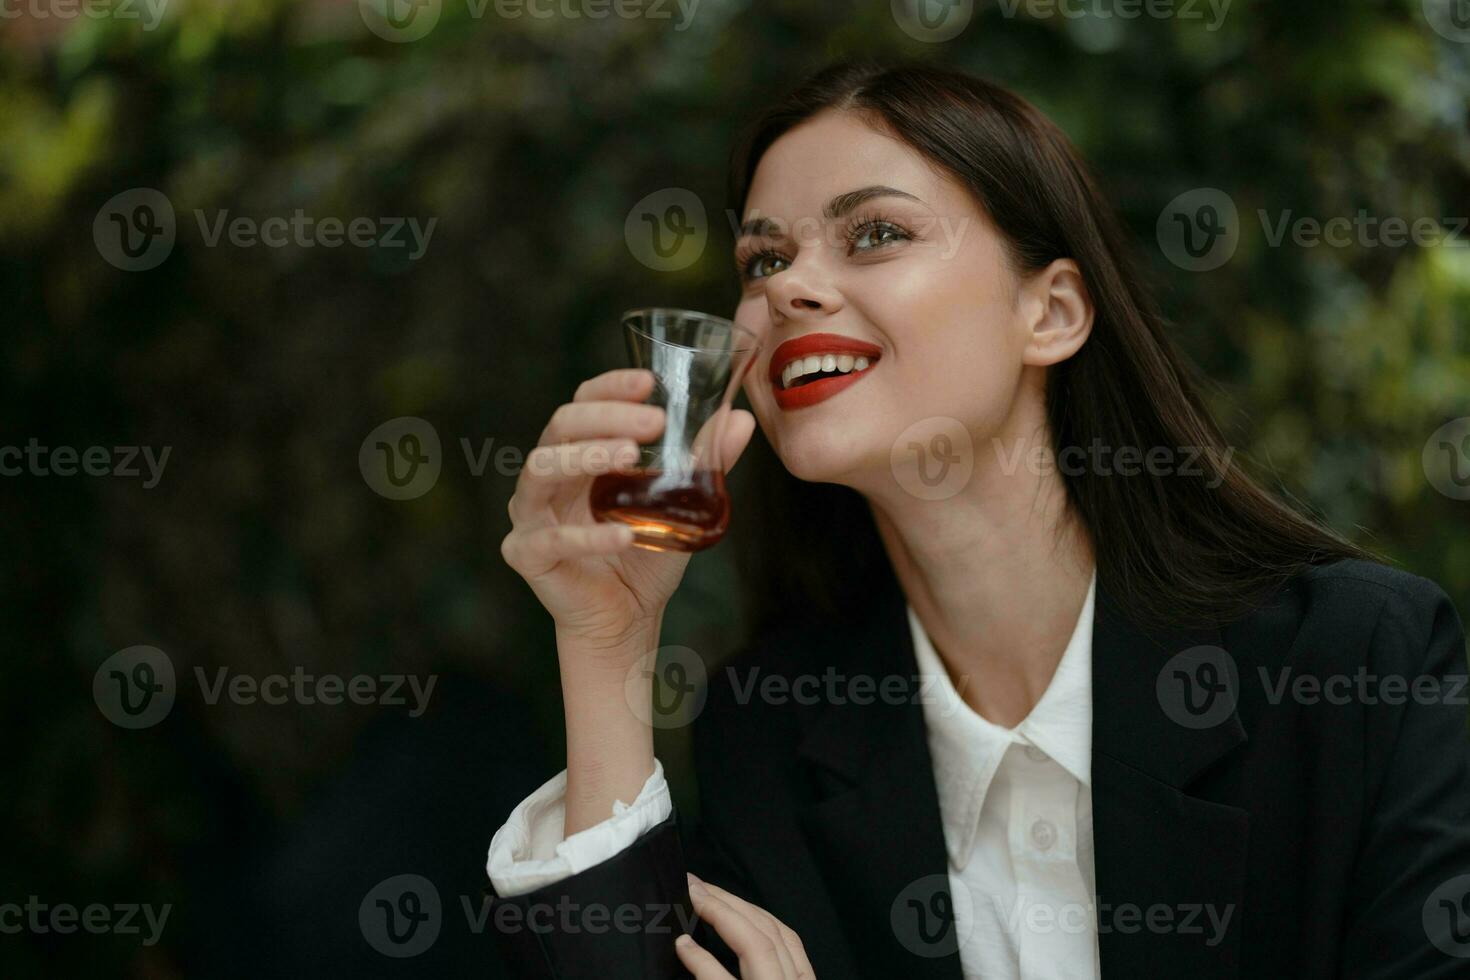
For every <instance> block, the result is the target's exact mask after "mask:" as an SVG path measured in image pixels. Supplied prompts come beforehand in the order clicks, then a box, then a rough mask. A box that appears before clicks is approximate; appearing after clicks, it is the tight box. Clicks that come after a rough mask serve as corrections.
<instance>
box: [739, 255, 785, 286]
mask: <svg viewBox="0 0 1470 980" xmlns="http://www.w3.org/2000/svg"><path fill="white" fill-rule="evenodd" d="M778 264H779V265H778ZM789 264H790V263H788V262H787V261H786V259H785V258H784V257H783V256H781V255H780V254H778V253H776V252H772V251H769V250H767V251H763V252H755V253H753V254H751V255H749V256H745V257H742V258H741V260H740V276H741V278H742V279H746V280H751V279H765V278H767V277H769V276H774V275H775V274H776V273H778V272H780V271H781V270H782V269H785V268H786V266H787V265H789Z"/></svg>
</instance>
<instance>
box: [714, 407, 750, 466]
mask: <svg viewBox="0 0 1470 980" xmlns="http://www.w3.org/2000/svg"><path fill="white" fill-rule="evenodd" d="M753 435H755V416H754V415H752V414H751V413H750V412H748V411H746V410H745V409H743V408H737V409H735V410H734V411H733V412H731V413H730V418H729V419H728V420H726V422H725V445H724V447H723V448H724V452H723V453H721V458H722V459H724V460H725V461H726V462H725V472H726V473H729V472H730V471H731V470H732V469H734V468H735V462H736V460H738V459H739V458H740V455H741V454H742V453H744V452H745V447H746V446H749V445H750V439H751V436H753Z"/></svg>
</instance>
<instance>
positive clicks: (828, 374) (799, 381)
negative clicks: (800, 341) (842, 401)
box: [779, 354, 876, 391]
mask: <svg viewBox="0 0 1470 980" xmlns="http://www.w3.org/2000/svg"><path fill="white" fill-rule="evenodd" d="M875 363H876V361H874V360H873V359H870V358H868V357H864V356H854V355H852V354H811V355H808V356H806V357H797V358H793V359H792V361H791V363H790V364H787V365H786V367H785V368H783V369H782V371H781V378H780V381H779V387H780V390H782V391H789V390H791V389H792V388H802V387H805V386H806V385H809V384H811V383H812V382H815V381H822V380H824V379H826V378H840V377H843V376H845V375H849V374H861V373H862V372H864V371H866V370H868V368H870V367H872V365H873V364H875Z"/></svg>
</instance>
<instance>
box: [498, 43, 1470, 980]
mask: <svg viewBox="0 0 1470 980" xmlns="http://www.w3.org/2000/svg"><path fill="white" fill-rule="evenodd" d="M731 193H732V202H733V204H734V205H735V206H736V207H737V208H738V209H739V211H740V213H741V214H742V215H743V216H744V217H745V225H744V227H743V228H742V230H741V234H740V237H739V240H738V241H737V243H736V257H735V258H736V267H737V272H738V275H739V278H740V281H741V290H742V292H741V299H740V303H739V308H738V310H737V311H736V319H737V320H738V321H739V322H740V323H742V324H744V325H746V326H749V327H751V328H753V329H756V330H757V331H759V332H762V333H763V334H764V336H765V343H763V345H762V349H761V352H760V355H759V358H760V359H759V360H758V361H757V363H756V364H755V365H754V367H753V369H752V370H751V371H750V373H749V375H748V377H747V379H746V380H745V382H744V391H745V393H746V395H747V397H748V399H749V403H750V406H751V409H752V410H753V415H752V414H751V413H747V412H744V411H739V412H737V413H736V414H735V415H734V416H733V417H732V419H731V422H730V425H729V427H728V430H729V431H728V440H729V442H728V450H729V452H728V457H727V458H729V459H732V460H733V459H734V458H736V457H737V456H739V455H740V454H741V452H742V450H743V449H744V448H745V446H746V445H747V443H748V441H749V439H750V437H751V435H752V433H753V429H754V426H755V425H756V424H757V423H758V424H759V426H760V428H761V431H762V432H763V433H764V435H765V437H766V441H767V442H768V443H769V446H770V447H771V450H772V451H773V454H772V455H773V458H774V460H775V461H777V462H778V463H779V467H778V470H777V471H776V472H773V473H769V474H764V473H763V474H760V475H759V478H758V479H757V480H756V481H754V482H755V483H756V487H755V489H756V490H757V491H758V492H759V493H760V494H761V495H762V496H763V497H764V498H766V499H764V500H763V501H762V502H763V505H764V507H765V510H766V512H765V513H763V514H761V515H759V516H750V517H748V518H747V519H746V522H745V532H746V533H747V534H748V535H749V536H750V538H749V540H750V541H751V542H752V543H753V544H754V545H755V547H756V552H755V553H754V554H753V555H752V556H750V560H749V561H748V562H747V563H746V566H745V568H746V571H747V573H748V580H749V581H750V583H751V584H752V587H753V588H755V589H756V590H757V592H758V593H759V594H760V595H761V596H762V597H763V598H762V599H761V600H760V602H759V603H758V604H757V605H756V606H755V607H754V609H753V612H752V615H753V616H754V617H755V622H756V625H757V629H756V630H755V632H754V633H753V634H752V635H754V636H756V639H755V641H754V642H752V643H751V644H750V645H749V646H748V648H747V649H746V650H744V651H743V653H742V654H741V655H740V656H739V657H737V658H736V659H735V661H734V663H733V664H732V665H731V666H730V667H729V668H728V669H726V670H722V671H718V672H714V673H713V674H712V675H711V678H710V682H709V693H708V703H707V704H706V705H705V707H704V710H703V713H702V714H701V715H700V717H699V720H698V722H697V723H696V725H695V727H694V734H695V750H696V759H695V763H696V769H697V771H698V774H699V780H700V795H701V804H702V805H701V813H702V817H701V821H700V826H699V828H698V831H697V833H696V834H694V835H693V836H690V833H689V831H688V830H687V829H686V830H685V831H684V840H683V845H684V846H685V847H687V848H688V868H690V869H693V871H695V872H696V873H698V874H699V875H700V878H698V879H696V878H694V877H692V876H691V877H690V878H688V879H687V881H688V891H687V893H686V890H685V884H686V879H685V870H686V866H685V852H684V850H683V848H682V847H681V841H680V835H679V832H678V830H677V828H676V824H675V817H674V815H673V813H672V807H671V805H670V803H669V797H668V790H667V786H666V785H665V784H664V781H663V769H662V766H661V765H660V764H659V763H658V761H657V760H656V759H655V758H654V753H653V741H652V735H651V730H650V727H649V725H648V724H647V723H646V721H645V719H647V718H648V708H647V704H648V701H647V699H648V698H649V696H650V690H651V681H650V680H649V674H650V673H651V672H649V671H640V670H639V665H640V663H641V662H643V660H644V657H645V655H646V654H647V653H648V652H649V651H651V650H655V649H656V648H657V647H658V645H659V625H660V622H661V619H662V615H663V611H664V609H665V607H666V605H667V603H668V600H669V597H670V595H671V594H672V593H673V591H674V589H675V587H676V585H677V584H678V582H679V580H680V578H681V576H682V574H683V572H684V568H685V566H686V564H687V561H688V556H687V555H679V554H661V553H655V552H650V551H645V550H641V549H637V548H634V547H631V546H630V543H629V534H628V532H627V530H626V529H625V528H622V527H620V526H615V525H599V524H594V523H593V521H592V520H591V516H590V513H589V511H588V508H587V504H586V496H587V485H588V482H589V480H590V478H591V477H590V475H589V474H593V473H596V472H599V471H601V470H605V469H607V468H609V467H618V466H622V465H626V463H627V462H628V461H629V460H631V459H632V458H633V456H632V452H631V447H633V446H634V444H635V443H636V442H642V441H647V440H648V439H649V438H650V437H651V436H652V435H653V434H654V433H656V432H657V431H658V428H659V426H660V424H661V423H660V419H659V410H658V409H650V408H649V407H647V406H641V405H639V404H637V403H638V402H640V401H641V400H642V399H643V398H645V397H646V396H647V395H648V393H649V391H650V386H651V383H652V382H651V378H650V377H649V376H648V375H647V373H645V372H639V371H633V370H618V371H609V372H607V373H605V374H602V375H599V376H597V377H595V378H592V379H589V380H588V381H586V382H584V383H583V384H582V385H581V387H580V388H579V389H578V390H577V392H576V394H575V396H574V398H573V400H572V401H571V402H570V403H569V404H567V405H563V406H561V408H559V409H558V410H557V412H556V413H555V414H554V415H553V416H552V419H551V421H550V423H549V424H548V425H547V427H546V430H545V432H544V433H543V435H542V437H541V440H540V442H541V445H540V447H539V448H538V449H536V450H535V451H534V452H533V453H532V457H533V458H528V460H527V466H526V467H525V469H524V470H523V472H522V475H521V477H520V480H519V483H518V485H517V488H516V492H515V494H514V496H513V498H512V500H511V503H510V512H511V517H512V520H513V523H514V527H513V529H512V531H511V533H510V534H509V535H508V536H507V537H506V539H505V542H504V544H503V547H502V552H503V554H504V557H505V559H506V560H507V561H508V562H509V563H510V564H511V565H512V566H513V567H514V568H515V569H516V570H517V571H518V572H519V573H520V574H521V575H523V576H524V577H525V578H526V580H527V582H528V583H529V584H530V585H531V588H532V589H533V590H534V591H535V593H536V595H537V597H538V598H539V599H540V600H541V602H542V603H543V604H544V605H545V606H546V608H547V610H548V611H549V612H550V613H551V615H552V617H553V619H554V620H555V623H556V638H557V649H558V656H559V658H560V668H561V676H562V682H563V694H564V697H565V702H566V724H567V768H566V771H565V772H564V773H562V774H560V775H558V776H557V777H556V778H555V779H553V780H551V781H549V782H548V783H547V784H546V785H545V786H543V787H542V788H541V789H540V790H538V791H537V792H536V793H535V794H533V795H532V797H530V798H529V799H528V800H526V801H525V802H524V803H523V804H522V805H521V806H520V807H518V808H517V809H516V811H515V812H514V813H513V814H512V815H511V818H510V820H509V821H508V822H507V824H506V825H505V826H504V827H503V828H501V830H500V832H499V833H497V834H496V836H495V839H494V842H493V843H492V846H491V849H490V857H489V864H488V871H489V874H490V877H491V882H492V889H493V892H494V896H493V901H494V904H495V910H494V911H495V918H494V919H493V921H494V923H495V928H496V930H497V932H498V933H499V934H500V935H501V936H502V937H503V939H504V941H505V949H506V951H507V954H508V955H509V956H510V957H511V958H512V959H513V960H514V961H515V962H517V963H518V964H519V968H520V969H521V970H523V971H525V972H527V973H528V974H532V975H552V976H628V977H664V976H680V975H684V971H685V970H687V971H688V972H690V973H692V974H693V975H694V976H696V977H699V978H707V977H726V976H732V975H739V976H743V977H747V978H751V977H756V978H768V977H771V978H774V977H796V976H812V975H820V976H822V977H824V978H833V977H855V976H872V977H896V976H904V977H908V976H916V977H936V978H938V977H951V978H958V977H960V976H961V975H967V976H984V977H986V978H997V977H1020V976H1024V977H1094V976H1098V975H1100V973H1101V972H1102V971H1106V973H1107V974H1108V975H1110V976H1124V977H1133V976H1149V977H1153V976H1189V977H1191V978H1193V980H1201V978H1207V977H1237V976H1238V977H1257V976H1271V977H1281V976H1292V977H1318V976H1320V977H1335V976H1353V977H1369V976H1372V977H1395V978H1397V977H1431V976H1435V977H1440V976H1443V977H1448V976H1452V975H1453V976H1464V975H1470V744H1467V739H1466V728H1465V709H1464V706H1463V705H1464V691H1463V681H1464V678H1465V674H1466V663H1465V646H1464V636H1463V630H1462V627H1461V625H1460V622H1459V619H1458V617H1457V616H1456V614H1455V611H1454V610H1453V608H1452V607H1451V605H1450V603H1449V601H1448V599H1447V598H1446V597H1445V595H1444V593H1443V592H1442V591H1441V590H1440V589H1439V588H1438V587H1437V586H1436V585H1434V584H1433V583H1432V582H1428V581H1426V580H1424V579H1421V578H1417V577H1414V576H1411V575H1408V574H1405V573H1402V572H1398V571H1393V570H1390V569H1388V568H1386V567H1383V566H1382V565H1381V564H1378V563H1375V562H1374V561H1373V560H1372V559H1371V558H1370V556H1368V555H1366V554H1364V553H1362V552H1361V551H1359V549H1357V548H1356V547H1354V546H1353V545H1351V544H1350V543H1348V542H1346V541H1344V540H1342V539H1341V538H1339V537H1337V536H1336V535H1334V534H1333V533H1331V532H1330V531H1328V530H1326V529H1324V528H1323V527H1320V526H1319V525H1317V524H1315V523H1314V522H1312V521H1311V520H1309V519H1307V518H1306V517H1303V516H1301V515H1299V514H1297V513H1295V512H1294V511H1292V510H1291V509H1289V508H1288V507H1286V506H1284V505H1283V504H1281V503H1280V502H1278V501H1277V500H1275V499H1274V498H1273V497H1272V496H1271V495H1270V494H1268V493H1267V492H1266V491H1264V490H1263V489H1262V488H1261V487H1259V486H1258V485H1257V484H1256V483H1254V482H1252V480H1251V479H1250V478H1249V477H1248V476H1246V474H1244V473H1243V472H1242V471H1241V470H1240V469H1239V468H1237V467H1236V466H1233V465H1231V459H1232V451H1231V450H1230V448H1229V447H1227V446H1226V445H1225V443H1224V440H1223V439H1222V437H1221V435H1220V433H1219V431H1218V430H1217V428H1216V426H1215V425H1214V424H1213V423H1212V422H1211V421H1210V419H1209V417H1208V416H1207V414H1206V412H1205V410H1204V408H1203V406H1202V404H1201V400H1200V398H1199V395H1198V393H1197V385H1198V382H1197V381H1196V380H1195V379H1194V378H1193V376H1192V374H1191V372H1190V370H1189V368H1188V367H1187V365H1186V363H1185V362H1184V360H1183V359H1182V358H1181V356H1180V355H1179V354H1178V353H1176V351H1175V348H1174V345H1173V344H1172V342H1171V339H1170V337H1169V335H1168V329H1167V326H1166V324H1165V322H1164V321H1163V319H1162V318H1161V316H1160V314H1159V313H1158V312H1157V310H1156V309H1155V308H1154V306H1153V305H1152V303H1151V301H1150V299H1149V297H1148V295H1147V293H1146V291H1145V289H1144V288H1143V286H1142V285H1141V284H1140V282H1139V279H1138V276H1137V275H1136V273H1135V272H1134V271H1133V270H1132V269H1131V267H1130V263H1129V261H1128V259H1127V247H1126V243H1125V239H1124V236H1123V234H1122V232H1121V231H1120V229H1119V227H1118V225H1117V224H1116V221H1115V219H1114V218H1113V217H1112V215H1111V212H1110V210H1109V209H1108V208H1107V207H1106V206H1105V204H1104V203H1103V201H1102V198H1101V196H1100V195H1099V193H1098V191H1097V189H1096V187H1095V186H1094V184H1093V182H1092V179H1091V178H1090V177H1089V176H1088V174H1087V171H1086V168H1085V167H1084V165H1083V164H1082V162H1081V161H1080V160H1079V158H1078V156H1077V153H1076V151H1075V150H1074V149H1073V148H1072V146H1071V145H1070V143H1069V142H1068V141H1067V139H1066V138H1065V137H1064V136H1063V134H1062V133H1061V132H1060V131H1059V130H1058V129H1057V128H1056V127H1055V126H1054V125H1053V124H1052V123H1050V122H1049V121H1048V120H1047V119H1046V118H1045V117H1043V116H1042V115H1041V114H1040V113H1039V112H1038V111H1037V110H1036V109H1034V108H1033V107H1032V106H1030V105H1029V104H1027V103H1026V102H1024V101H1023V100H1021V99H1020V98H1018V97H1017V96H1015V95H1013V94H1011V93H1009V92H1007V91H1005V90H1004V89H1001V88H998V87H996V86H994V85H991V84H987V83H985V82H982V81H979V80H976V79H973V78H970V77H967V76H965V75H962V74H958V73H953V72H947V71H942V70H938V69H934V68H927V67H906V66H899V67H884V66H881V65H871V64H843V65H837V66H834V67H831V68H829V69H827V70H825V71H823V72H821V73H819V74H818V75H816V76H815V77H813V78H811V79H809V80H808V81H807V82H805V83H804V84H803V85H802V86H801V87H800V88H798V89H797V90H796V91H795V92H794V93H793V94H792V95H791V96H789V97H788V98H787V99H786V100H784V101H783V102H781V103H780V104H779V105H777V106H775V107H774V108H772V109H771V110H769V111H768V112H766V113H765V114H764V115H763V116H761V117H760V118H759V119H758V120H756V122H755V124H754V125H753V126H752V127H751V129H750V130H749V133H748V135H747V137H746V139H745V140H744V142H743V143H742V145H741V147H739V148H738V149H737V151H736V153H735V155H734V157H733V165H732V174H731ZM818 335H824V336H818ZM798 339H800V342H799V343H798V342H796V341H798ZM861 356H865V357H866V362H863V361H859V360H858V358H859V357H861ZM796 364H799V365H800V367H799V368H796V367H793V366H792V365H796ZM812 368H815V369H816V371H813V372H811V373H812V374H813V377H809V378H803V377H802V376H798V372H806V371H808V370H809V369H812ZM822 368H825V369H826V370H827V371H833V370H835V371H838V372H844V371H846V372H849V373H850V372H857V374H858V377H857V378H856V379H853V378H850V377H849V378H848V379H846V380H844V381H829V380H824V379H823V378H824V376H823V375H822V374H821V373H820V371H821V369H822ZM809 385H810V387H808V386H809ZM595 453H601V458H602V459H603V461H604V462H605V463H606V465H604V466H602V467H598V466H597V465H595V463H594V462H593V460H594V459H596V458H598V457H597V456H595V455H594V454H595ZM757 458H758V459H759V456H757ZM533 462H534V464H535V465H533ZM548 463H549V464H553V465H550V466H548V465H546V464H548ZM574 464H575V465H574ZM572 474H574V475H572ZM1389 678H1397V679H1398V681H1401V682H1403V683H1405V684H1413V683H1418V684H1419V685H1420V690H1421V693H1423V694H1424V696H1423V697H1412V698H1407V697H1403V696H1402V695H1403V691H1402V690H1398V688H1397V687H1395V690H1397V691H1398V694H1399V695H1400V696H1399V697H1397V698H1395V697H1392V696H1391V694H1390V692H1389V691H1388V686H1389V685H1388V683H1387V681H1388V679H1389ZM772 679H774V680H775V681H776V683H775V684H774V685H772V684H770V681H771V680H772ZM1380 684H1382V689H1381V690H1380V687H1379V685H1380ZM803 691H805V692H807V693H808V695H814V696H807V697H800V696H798V695H799V693H800V692H803ZM781 692H785V694H784V695H783V694H782V693H781ZM701 879H703V880H701ZM691 901H692V904H693V909H694V910H695V911H696V912H697V914H698V919H699V922H700V926H699V927H698V928H696V929H694V933H695V935H694V937H693V940H690V939H684V938H680V940H679V942H678V943H675V942H674V939H675V937H676V936H679V934H680V933H681V932H683V931H685V928H686V927H687V926H688V925H689V923H688V922H687V921H686V922H680V921H678V919H679V917H680V916H681V915H684V914H687V912H688V909H689V904H690V902H691ZM553 909H564V910H565V914H564V915H561V914H552V913H551V910H553ZM659 909H662V910H664V911H668V910H670V909H672V910H673V913H674V914H671V915H668V916H658V915H656V914H655V910H659ZM595 910H601V911H600V915H599V918H600V921H601V925H602V928H600V929H599V928H596V927H595V925H594V923H593V917H592V915H591V913H592V912H593V911H595ZM613 910H621V911H622V913H623V914H624V915H625V917H626V918H625V920H624V922H623V923H622V925H621V926H609V922H610V921H613V920H610V919H609V915H610V914H612V912H613ZM538 912H539V913H541V916H540V918H538V916H537V913H538ZM582 913H586V914H585V915H583V914H582ZM655 919H657V920H659V921H657V922H656V921H655Z"/></svg>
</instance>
